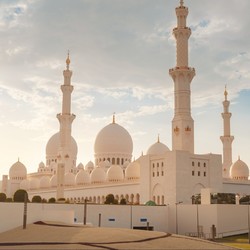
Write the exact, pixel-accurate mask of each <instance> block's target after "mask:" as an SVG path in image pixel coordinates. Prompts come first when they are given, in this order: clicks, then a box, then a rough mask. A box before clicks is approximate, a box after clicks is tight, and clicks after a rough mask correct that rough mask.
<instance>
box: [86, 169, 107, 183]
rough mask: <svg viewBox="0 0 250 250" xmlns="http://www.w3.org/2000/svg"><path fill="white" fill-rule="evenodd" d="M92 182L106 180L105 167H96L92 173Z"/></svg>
mask: <svg viewBox="0 0 250 250" xmlns="http://www.w3.org/2000/svg"><path fill="white" fill-rule="evenodd" d="M90 180H91V183H102V182H105V180H106V173H105V171H104V169H103V168H100V167H97V168H95V169H94V170H93V171H92V172H91V175H90Z"/></svg>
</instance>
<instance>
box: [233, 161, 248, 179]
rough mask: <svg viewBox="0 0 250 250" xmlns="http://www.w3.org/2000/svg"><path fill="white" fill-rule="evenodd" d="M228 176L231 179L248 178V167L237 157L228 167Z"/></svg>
mask: <svg viewBox="0 0 250 250" xmlns="http://www.w3.org/2000/svg"><path fill="white" fill-rule="evenodd" d="M230 176H231V178H232V179H238V180H248V177H249V168H248V166H247V164H246V163H245V162H244V161H242V160H240V159H238V160H237V161H236V162H235V163H233V165H232V166H231V168H230Z"/></svg>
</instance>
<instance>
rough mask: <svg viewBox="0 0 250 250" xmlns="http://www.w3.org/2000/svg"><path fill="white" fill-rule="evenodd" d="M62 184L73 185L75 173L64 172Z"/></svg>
mask: <svg viewBox="0 0 250 250" xmlns="http://www.w3.org/2000/svg"><path fill="white" fill-rule="evenodd" d="M64 185H65V186H74V185H75V175H74V174H73V173H66V174H65V175H64Z"/></svg>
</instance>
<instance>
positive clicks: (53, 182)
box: [50, 174, 57, 187]
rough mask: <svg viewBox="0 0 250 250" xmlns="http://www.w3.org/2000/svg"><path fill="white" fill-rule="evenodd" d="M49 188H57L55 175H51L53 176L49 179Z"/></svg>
mask: <svg viewBox="0 0 250 250" xmlns="http://www.w3.org/2000/svg"><path fill="white" fill-rule="evenodd" d="M50 186H51V187H57V176H56V174H55V175H53V176H52V177H51V178H50Z"/></svg>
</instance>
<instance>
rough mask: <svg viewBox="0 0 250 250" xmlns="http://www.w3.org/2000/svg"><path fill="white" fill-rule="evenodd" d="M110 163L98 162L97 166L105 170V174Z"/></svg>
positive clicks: (106, 161)
mask: <svg viewBox="0 0 250 250" xmlns="http://www.w3.org/2000/svg"><path fill="white" fill-rule="evenodd" d="M110 165H111V164H110V162H109V161H108V160H105V161H101V162H99V164H98V166H99V167H101V168H103V169H104V170H105V172H107V170H108V169H109V168H110Z"/></svg>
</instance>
